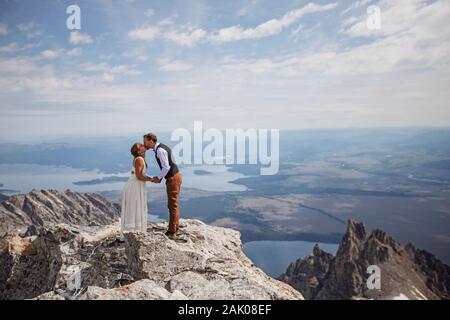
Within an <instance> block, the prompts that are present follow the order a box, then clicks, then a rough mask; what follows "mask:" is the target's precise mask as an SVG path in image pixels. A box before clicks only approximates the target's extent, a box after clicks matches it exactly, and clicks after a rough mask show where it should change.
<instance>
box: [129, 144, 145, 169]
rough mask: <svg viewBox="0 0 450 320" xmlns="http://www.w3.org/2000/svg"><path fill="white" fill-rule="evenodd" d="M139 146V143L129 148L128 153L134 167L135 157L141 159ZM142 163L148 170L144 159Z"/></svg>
mask: <svg viewBox="0 0 450 320" xmlns="http://www.w3.org/2000/svg"><path fill="white" fill-rule="evenodd" d="M140 146H141V144H140V143H135V144H133V146H132V147H131V150H130V152H131V155H132V156H133V157H134V160H133V166H134V161H135V160H136V158H137V157H142V155H141V153H140ZM144 162H145V167H146V168H148V165H147V161H146V160H145V158H144Z"/></svg>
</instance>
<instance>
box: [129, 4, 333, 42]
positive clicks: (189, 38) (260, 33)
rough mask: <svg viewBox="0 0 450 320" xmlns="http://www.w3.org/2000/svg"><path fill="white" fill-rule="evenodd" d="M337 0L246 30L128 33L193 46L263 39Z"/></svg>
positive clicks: (158, 29) (152, 29)
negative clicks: (200, 43)
mask: <svg viewBox="0 0 450 320" xmlns="http://www.w3.org/2000/svg"><path fill="white" fill-rule="evenodd" d="M336 6H337V4H336V3H330V4H327V5H318V4H314V3H309V4H307V5H305V6H304V7H302V8H300V9H297V10H293V11H289V12H287V13H286V14H285V15H284V16H283V17H282V18H280V19H272V20H269V21H266V22H264V23H262V24H260V25H258V26H256V27H255V28H247V29H244V28H242V27H241V26H231V27H227V28H222V29H219V30H218V31H210V32H208V31H205V30H203V29H202V28H193V27H189V26H188V27H186V26H185V27H181V28H178V29H168V30H167V29H165V28H163V27H164V26H165V24H159V25H158V26H148V25H147V26H142V27H138V28H135V29H133V30H131V31H129V32H128V36H129V37H130V38H131V39H133V40H141V41H146V42H152V41H155V40H164V41H170V42H173V43H175V44H177V45H179V46H185V47H193V46H194V45H196V44H197V43H199V42H201V41H209V42H212V43H225V42H232V41H240V40H245V39H260V38H264V37H268V36H273V35H276V34H279V33H281V32H282V31H283V30H284V29H285V28H287V27H289V26H291V25H292V24H293V23H295V22H297V21H298V20H299V19H301V18H302V17H303V16H305V15H307V14H311V13H316V12H324V11H329V10H332V9H334V8H336Z"/></svg>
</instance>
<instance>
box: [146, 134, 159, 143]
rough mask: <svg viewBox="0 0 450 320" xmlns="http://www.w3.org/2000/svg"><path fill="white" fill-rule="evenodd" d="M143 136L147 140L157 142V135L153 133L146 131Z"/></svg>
mask: <svg viewBox="0 0 450 320" xmlns="http://www.w3.org/2000/svg"><path fill="white" fill-rule="evenodd" d="M144 138H145V139H147V140H151V141H153V142H155V143H156V142H158V137H157V136H156V134H154V133H147V134H146V135H144Z"/></svg>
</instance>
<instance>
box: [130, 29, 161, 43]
mask: <svg viewBox="0 0 450 320" xmlns="http://www.w3.org/2000/svg"><path fill="white" fill-rule="evenodd" d="M160 35H161V29H160V28H158V27H154V26H146V27H141V28H136V29H133V30H131V31H130V32H128V36H129V37H130V38H131V39H133V40H142V41H148V42H151V41H154V40H155V39H157V38H159V37H160Z"/></svg>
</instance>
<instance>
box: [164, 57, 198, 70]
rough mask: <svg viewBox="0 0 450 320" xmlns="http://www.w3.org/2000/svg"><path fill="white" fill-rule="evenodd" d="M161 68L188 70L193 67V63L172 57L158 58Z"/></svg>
mask: <svg viewBox="0 0 450 320" xmlns="http://www.w3.org/2000/svg"><path fill="white" fill-rule="evenodd" d="M158 64H159V69H160V70H162V71H187V70H190V69H192V68H193V65H192V64H189V63H184V62H182V61H177V60H172V61H171V60H170V59H166V58H164V59H159V60H158Z"/></svg>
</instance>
